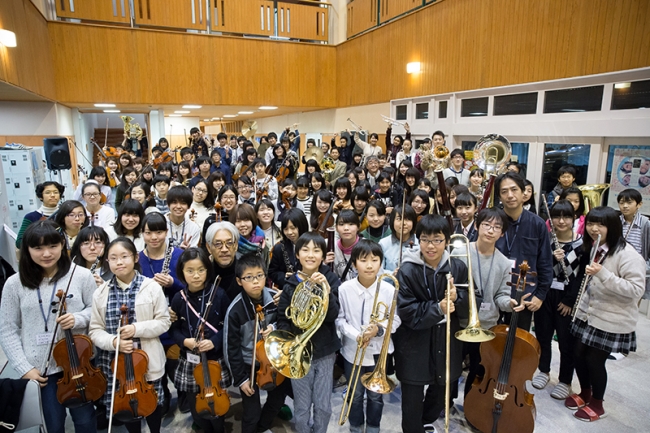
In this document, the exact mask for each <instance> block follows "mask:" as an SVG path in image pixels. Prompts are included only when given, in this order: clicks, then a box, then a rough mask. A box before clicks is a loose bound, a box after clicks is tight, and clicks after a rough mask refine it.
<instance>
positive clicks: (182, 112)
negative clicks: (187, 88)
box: [174, 110, 190, 114]
mask: <svg viewBox="0 0 650 433" xmlns="http://www.w3.org/2000/svg"><path fill="white" fill-rule="evenodd" d="M174 113H176V114H189V113H190V112H189V111H185V110H176V111H174Z"/></svg>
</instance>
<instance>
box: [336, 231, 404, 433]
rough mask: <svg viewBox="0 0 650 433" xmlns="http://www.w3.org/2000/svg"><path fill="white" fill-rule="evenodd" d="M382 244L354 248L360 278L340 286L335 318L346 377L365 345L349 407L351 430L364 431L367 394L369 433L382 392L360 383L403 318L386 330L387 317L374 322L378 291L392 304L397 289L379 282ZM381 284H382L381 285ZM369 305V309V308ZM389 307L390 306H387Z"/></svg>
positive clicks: (376, 418) (361, 244)
mask: <svg viewBox="0 0 650 433" xmlns="http://www.w3.org/2000/svg"><path fill="white" fill-rule="evenodd" d="M383 256H384V253H383V251H382V249H381V247H380V246H379V245H378V244H377V243H376V242H372V241H369V240H367V239H362V240H360V241H359V243H357V244H356V245H355V246H354V248H353V249H352V255H351V257H350V261H352V262H353V263H354V266H355V267H356V268H357V269H358V271H359V274H358V277H357V278H354V279H351V280H348V281H346V282H344V283H343V284H341V286H340V287H339V303H340V304H341V307H340V311H339V317H338V318H337V319H336V328H337V329H338V331H339V333H340V334H341V338H342V344H343V347H342V348H341V355H342V356H343V358H344V360H345V361H344V363H345V377H348V378H349V377H351V373H352V368H353V364H352V363H353V362H354V360H355V354H356V352H357V347H358V342H363V343H364V345H365V346H366V353H365V355H364V357H363V359H361V360H359V361H358V362H359V363H360V364H361V366H360V367H358V368H359V369H360V371H359V376H358V378H357V382H356V389H355V392H354V397H353V399H352V407H351V408H350V417H349V420H350V432H353V433H356V432H359V433H361V432H363V430H364V410H363V400H364V394H365V395H366V396H367V403H366V405H367V406H366V411H365V412H366V413H365V431H366V433H378V432H379V424H380V421H381V414H382V410H383V407H384V398H383V395H382V394H379V393H376V392H373V391H370V390H367V389H366V388H364V386H363V385H362V384H361V383H360V382H361V380H360V379H361V376H363V375H364V374H365V373H370V372H372V371H374V369H375V359H376V358H377V356H378V355H379V353H380V352H381V349H382V346H383V344H384V334H385V333H386V332H389V333H393V332H395V330H396V329H397V328H398V327H399V325H400V323H401V321H400V318H399V316H398V315H397V314H395V315H394V317H393V324H392V326H391V329H386V327H387V324H388V320H387V319H386V320H383V319H382V320H381V321H380V322H372V318H371V315H372V314H373V311H372V307H371V306H372V305H373V302H374V299H375V296H376V295H375V294H376V292H377V290H379V295H378V296H377V301H378V302H383V303H385V305H387V306H390V305H392V302H393V296H394V294H395V288H394V287H393V286H392V285H390V284H388V283H387V282H383V281H382V282H381V283H380V282H378V281H377V275H378V273H379V270H380V269H381V264H382V261H383V259H384V257H383ZM378 285H379V287H378ZM369 307H370V308H369ZM388 308H390V307H388ZM388 344H389V346H388V353H393V350H394V348H393V343H392V341H390V339H389V340H388ZM354 386H355V384H353V383H350V382H349V381H348V392H351V391H352V388H353V387H354Z"/></svg>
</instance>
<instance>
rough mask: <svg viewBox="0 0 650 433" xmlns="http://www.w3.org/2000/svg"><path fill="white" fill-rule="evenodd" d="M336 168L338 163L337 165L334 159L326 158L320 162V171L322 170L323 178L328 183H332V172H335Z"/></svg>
mask: <svg viewBox="0 0 650 433" xmlns="http://www.w3.org/2000/svg"><path fill="white" fill-rule="evenodd" d="M335 167H336V163H335V162H334V160H333V159H332V158H330V157H329V156H326V157H325V158H323V159H322V160H321V162H320V169H321V172H322V173H323V178H324V179H325V180H326V181H327V182H329V181H330V177H331V175H332V171H334V168H335Z"/></svg>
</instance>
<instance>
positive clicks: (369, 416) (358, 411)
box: [344, 360, 384, 432]
mask: <svg viewBox="0 0 650 433" xmlns="http://www.w3.org/2000/svg"><path fill="white" fill-rule="evenodd" d="M344 368H345V377H347V378H348V390H347V392H350V391H352V388H353V387H354V384H353V383H351V382H350V376H351V374H352V363H351V362H348V361H347V360H345V367H344ZM374 369H375V366H374V365H373V366H368V367H361V372H360V374H359V378H358V380H357V389H356V390H355V391H354V398H353V399H352V408H351V409H350V419H349V421H350V431H355V430H356V429H355V427H357V428H360V430H359V431H363V421H364V419H363V418H364V414H363V395H364V393H365V394H366V396H367V397H368V399H367V401H366V424H367V425H366V431H367V432H374V431H379V423H380V422H381V413H382V411H383V409H384V397H383V396H382V395H381V394H378V393H376V392H372V391H368V390H367V389H366V388H365V387H364V386H363V384H362V383H361V376H363V375H364V374H365V373H371V372H372V371H374Z"/></svg>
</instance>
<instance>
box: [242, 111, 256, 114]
mask: <svg viewBox="0 0 650 433" xmlns="http://www.w3.org/2000/svg"><path fill="white" fill-rule="evenodd" d="M253 113H254V111H240V112H239V114H253Z"/></svg>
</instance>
